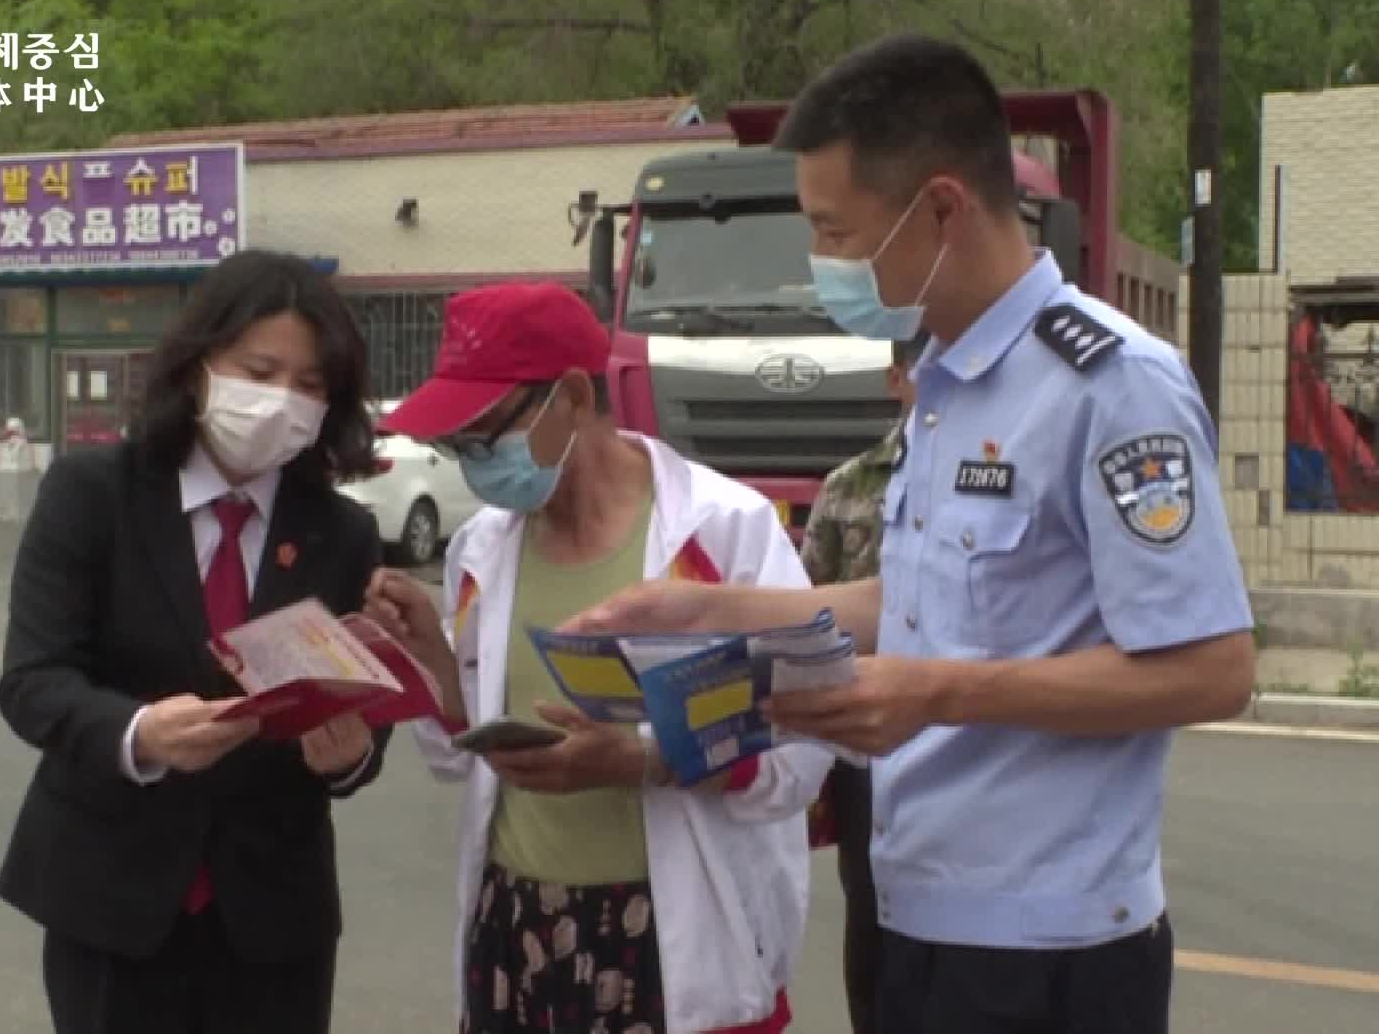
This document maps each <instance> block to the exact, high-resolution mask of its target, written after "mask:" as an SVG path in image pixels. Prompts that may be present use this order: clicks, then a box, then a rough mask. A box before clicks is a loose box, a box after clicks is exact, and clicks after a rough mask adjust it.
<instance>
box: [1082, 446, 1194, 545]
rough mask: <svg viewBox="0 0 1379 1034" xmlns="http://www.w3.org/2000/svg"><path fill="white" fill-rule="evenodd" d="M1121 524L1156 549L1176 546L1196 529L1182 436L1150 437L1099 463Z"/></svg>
mask: <svg viewBox="0 0 1379 1034" xmlns="http://www.w3.org/2000/svg"><path fill="white" fill-rule="evenodd" d="M1097 468H1098V470H1099V471H1100V473H1101V478H1102V482H1103V483H1104V484H1105V486H1106V493H1107V495H1109V496H1110V497H1111V501H1112V503H1114V504H1115V507H1116V512H1117V513H1118V514H1119V515H1120V519H1121V523H1122V524H1124V525H1125V527H1126V529H1127V530H1128V531H1129V532H1130V534H1131V535H1133V536H1134V537H1135V538H1137V539H1139V540H1140V541H1142V542H1147V543H1149V544H1150V545H1153V546H1167V545H1170V544H1172V543H1174V542H1177V541H1178V540H1179V539H1181V538H1182V537H1183V536H1184V535H1185V534H1187V530H1188V528H1189V527H1191V526H1192V514H1193V510H1194V508H1195V505H1194V504H1195V496H1194V493H1193V484H1192V454H1191V453H1190V452H1189V450H1188V446H1187V440H1186V439H1185V438H1183V436H1182V435H1180V434H1167V433H1165V434H1146V435H1141V436H1140V437H1138V438H1131V439H1129V440H1127V441H1124V442H1121V443H1120V444H1119V445H1116V446H1114V447H1112V448H1110V449H1107V450H1106V451H1105V452H1104V453H1102V454H1101V457H1100V458H1099V459H1098V460H1097Z"/></svg>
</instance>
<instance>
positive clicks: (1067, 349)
mask: <svg viewBox="0 0 1379 1034" xmlns="http://www.w3.org/2000/svg"><path fill="white" fill-rule="evenodd" d="M1034 333H1035V334H1036V335H1037V336H1038V337H1039V340H1040V341H1042V342H1044V344H1046V345H1048V346H1049V347H1050V348H1052V349H1053V350H1054V351H1055V352H1057V353H1058V357H1059V358H1060V359H1062V360H1063V361H1064V362H1065V363H1067V364H1068V365H1069V366H1071V367H1072V368H1073V369H1074V370H1076V371H1078V372H1079V373H1085V372H1086V371H1087V370H1090V369H1091V368H1092V367H1093V366H1095V365H1096V364H1097V363H1098V362H1099V361H1100V360H1101V358H1102V357H1103V356H1106V355H1109V354H1110V353H1112V352H1114V351H1115V350H1116V349H1117V348H1119V347H1120V346H1121V345H1123V344H1124V343H1125V338H1123V337H1121V336H1120V335H1119V334H1117V333H1116V332H1115V331H1114V330H1111V329H1110V328H1109V327H1103V326H1102V325H1101V324H1100V323H1098V322H1097V321H1096V320H1094V319H1092V317H1090V316H1088V315H1087V314H1086V313H1085V312H1083V311H1082V310H1081V309H1079V308H1078V307H1077V306H1076V305H1069V304H1067V303H1064V304H1062V305H1053V306H1050V307H1049V308H1047V309H1045V310H1044V311H1043V312H1041V313H1040V314H1039V318H1038V319H1036V320H1035V321H1034Z"/></svg>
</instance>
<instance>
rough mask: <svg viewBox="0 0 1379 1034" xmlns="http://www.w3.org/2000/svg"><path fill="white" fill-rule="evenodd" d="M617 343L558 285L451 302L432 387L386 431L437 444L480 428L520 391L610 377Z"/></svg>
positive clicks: (497, 289)
mask: <svg viewBox="0 0 1379 1034" xmlns="http://www.w3.org/2000/svg"><path fill="white" fill-rule="evenodd" d="M611 351H612V342H611V340H610V338H609V336H608V331H607V330H606V329H605V328H604V326H603V324H601V323H599V321H598V317H596V316H595V315H594V311H593V310H592V309H590V308H589V306H588V305H586V304H585V303H584V301H583V299H581V298H580V297H579V295H577V294H575V292H574V291H571V290H570V289H569V288H568V287H565V286H563V285H561V284H558V283H554V282H552V281H542V282H539V283H503V284H494V285H492V286H489V287H479V288H475V289H474V290H472V291H465V292H463V293H461V294H456V295H452V296H451V298H450V300H449V301H447V302H446V305H445V329H444V330H443V331H442V332H441V341H440V347H439V348H438V349H437V350H436V368H435V371H434V372H433V373H432V374H431V377H430V379H429V380H428V381H427V382H426V383H425V384H423V385H422V386H421V387H420V388H418V389H417V390H416V391H414V392H412V394H410V395H408V396H407V398H406V399H404V400H403V402H402V404H401V405H399V406H398V407H397V409H395V410H394V411H393V412H392V413H391V414H389V415H388V416H387V417H386V418H385V419H383V420H382V421H380V422H379V430H381V431H385V432H393V433H398V434H405V435H408V436H409V437H412V438H436V437H438V436H440V435H443V434H449V433H451V432H452V431H458V430H459V429H460V428H462V427H465V426H466V425H468V424H471V423H473V422H474V421H475V420H477V419H478V418H479V417H481V416H483V415H484V413H486V412H488V410H490V409H492V408H493V406H494V405H496V404H497V403H498V401H499V400H500V399H501V398H503V396H504V395H506V394H507V393H508V392H510V391H511V390H512V389H513V388H515V387H516V386H517V385H519V384H531V383H539V382H548V381H553V380H556V379H558V378H559V377H561V376H563V375H564V374H565V373H566V372H567V371H568V370H583V371H584V372H585V373H588V374H595V375H596V374H601V373H605V372H606V371H607V370H608V355H609V353H610V352H611Z"/></svg>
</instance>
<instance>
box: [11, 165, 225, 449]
mask: <svg viewBox="0 0 1379 1034" xmlns="http://www.w3.org/2000/svg"><path fill="white" fill-rule="evenodd" d="M243 196H244V161H243V148H241V147H240V146H239V145H237V144H217V145H213V146H200V147H196V146H187V145H173V146H168V147H145V148H140V149H138V150H134V149H124V150H114V149H112V150H103V151H92V152H83V153H78V154H74V153H63V154H39V155H19V156H13V157H9V158H0V417H3V418H4V419H7V420H8V419H11V418H16V417H17V418H19V419H20V420H22V421H23V422H24V426H25V428H26V430H27V433H28V436H29V437H30V439H31V440H33V441H35V442H37V443H39V444H40V449H39V454H40V462H46V460H47V458H48V457H49V456H50V455H51V452H52V450H53V448H54V447H56V448H57V449H63V448H68V447H71V446H76V445H80V444H85V443H95V442H103V441H113V440H118V439H119V437H120V436H121V434H122V433H123V432H124V429H125V428H126V426H127V424H128V420H129V416H130V402H131V400H132V399H134V398H136V397H137V396H138V395H139V394H140V393H141V391H142V387H143V380H142V378H143V372H144V360H145V358H146V356H147V354H148V351H149V349H150V348H151V347H152V346H153V344H154V342H155V341H156V340H157V339H158V337H159V335H160V334H162V333H163V331H164V329H165V328H166V327H167V325H168V322H169V321H170V320H171V319H172V317H173V316H174V315H175V314H176V312H177V310H178V308H179V307H180V305H181V303H182V299H183V297H184V293H185V291H186V289H187V286H188V284H190V283H191V282H192V281H194V280H195V279H196V278H197V277H199V276H200V275H202V273H203V272H204V271H205V270H206V269H208V268H210V267H211V266H213V265H215V264H216V263H217V262H219V261H220V260H221V259H222V258H224V257H225V256H227V255H231V254H234V252H235V251H237V250H239V249H241V248H242V247H244V222H243V217H242V211H243V210H242V204H243Z"/></svg>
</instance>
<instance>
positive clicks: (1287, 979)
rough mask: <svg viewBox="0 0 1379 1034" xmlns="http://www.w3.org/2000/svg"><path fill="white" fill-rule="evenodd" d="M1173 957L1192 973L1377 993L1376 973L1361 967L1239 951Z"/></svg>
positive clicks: (1184, 952)
mask: <svg viewBox="0 0 1379 1034" xmlns="http://www.w3.org/2000/svg"><path fill="white" fill-rule="evenodd" d="M1174 961H1175V962H1176V963H1177V965H1178V968H1179V969H1188V970H1192V971H1193V972H1195V973H1215V974H1218V975H1221V976H1231V977H1247V978H1250V979H1253V980H1274V981H1280V982H1282V983H1286V984H1305V985H1307V986H1309V987H1327V988H1332V989H1334V990H1337V991H1359V992H1361V993H1362V994H1372V995H1379V973H1367V972H1365V971H1363V970H1356V969H1331V968H1330V967H1328V966H1305V965H1303V964H1302V963H1299V962H1279V961H1278V960H1276V959H1252V958H1247V957H1245V956H1242V955H1217V954H1215V953H1214V952H1209V951H1183V950H1179V951H1176V952H1174Z"/></svg>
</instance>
